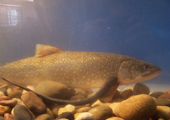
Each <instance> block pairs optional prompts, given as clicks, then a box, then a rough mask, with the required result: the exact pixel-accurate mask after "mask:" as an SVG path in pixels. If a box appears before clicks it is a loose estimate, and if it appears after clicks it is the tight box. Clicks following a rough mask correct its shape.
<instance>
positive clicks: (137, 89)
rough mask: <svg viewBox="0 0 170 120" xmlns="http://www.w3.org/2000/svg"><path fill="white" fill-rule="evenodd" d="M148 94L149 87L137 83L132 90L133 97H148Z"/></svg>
mask: <svg viewBox="0 0 170 120" xmlns="http://www.w3.org/2000/svg"><path fill="white" fill-rule="evenodd" d="M149 93H150V89H149V87H148V86H146V85H144V84H142V83H137V84H136V85H135V86H134V88H133V94H134V95H139V94H147V95H149Z"/></svg>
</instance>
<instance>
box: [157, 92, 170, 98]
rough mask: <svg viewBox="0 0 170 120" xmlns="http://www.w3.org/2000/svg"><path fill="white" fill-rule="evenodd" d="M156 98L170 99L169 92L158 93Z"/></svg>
mask: <svg viewBox="0 0 170 120" xmlns="http://www.w3.org/2000/svg"><path fill="white" fill-rule="evenodd" d="M158 98H162V99H170V94H168V93H164V94H162V95H160V96H159V97H158Z"/></svg>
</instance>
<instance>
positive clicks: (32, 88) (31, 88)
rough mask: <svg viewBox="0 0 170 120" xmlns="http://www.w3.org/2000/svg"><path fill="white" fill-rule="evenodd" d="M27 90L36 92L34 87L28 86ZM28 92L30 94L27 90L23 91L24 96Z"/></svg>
mask: <svg viewBox="0 0 170 120" xmlns="http://www.w3.org/2000/svg"><path fill="white" fill-rule="evenodd" d="M27 88H28V89H30V90H32V91H34V87H33V86H27ZM26 92H28V91H27V90H23V91H22V94H24V93H26Z"/></svg>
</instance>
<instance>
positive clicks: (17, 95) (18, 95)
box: [8, 90, 22, 99]
mask: <svg viewBox="0 0 170 120" xmlns="http://www.w3.org/2000/svg"><path fill="white" fill-rule="evenodd" d="M21 95H22V91H21V90H15V91H13V92H11V93H10V94H9V95H8V96H9V97H10V98H11V99H12V98H19V99H21Z"/></svg>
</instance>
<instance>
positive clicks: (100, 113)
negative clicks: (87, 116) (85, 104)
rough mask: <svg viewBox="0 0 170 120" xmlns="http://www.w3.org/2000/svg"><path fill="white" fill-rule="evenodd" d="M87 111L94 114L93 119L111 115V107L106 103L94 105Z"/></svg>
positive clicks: (97, 119)
mask: <svg viewBox="0 0 170 120" xmlns="http://www.w3.org/2000/svg"><path fill="white" fill-rule="evenodd" d="M88 112H89V113H91V114H92V115H93V116H94V118H95V120H105V119H107V118H109V117H112V115H113V112H112V109H111V108H110V107H108V106H106V105H100V106H97V107H94V108H92V109H91V110H89V111H88Z"/></svg>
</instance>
